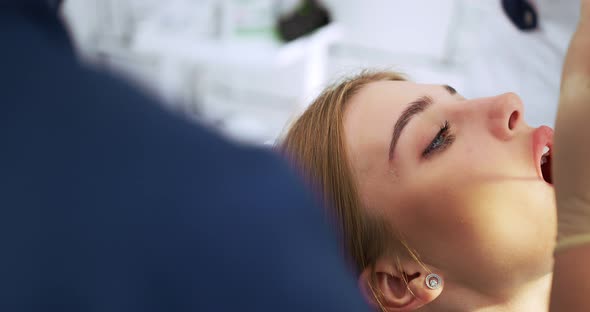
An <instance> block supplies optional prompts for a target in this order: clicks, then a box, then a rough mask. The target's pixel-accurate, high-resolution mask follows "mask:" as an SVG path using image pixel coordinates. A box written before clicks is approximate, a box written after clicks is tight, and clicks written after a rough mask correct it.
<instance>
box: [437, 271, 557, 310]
mask: <svg viewBox="0 0 590 312" xmlns="http://www.w3.org/2000/svg"><path fill="white" fill-rule="evenodd" d="M552 277H553V273H547V274H545V275H543V276H541V277H540V278H538V279H536V280H532V281H530V282H528V283H526V284H523V285H521V286H519V287H518V288H517V289H513V290H512V291H511V292H510V295H509V296H502V295H496V296H494V295H489V294H482V293H480V292H477V291H474V290H472V289H468V288H465V287H461V286H458V285H454V286H452V285H449V284H446V285H445V291H443V294H441V297H440V298H439V299H440V300H438V299H437V300H436V301H435V302H433V303H434V305H433V306H432V309H433V311H434V310H436V311H477V312H508V311H548V310H549V294H550V291H551V280H552ZM449 286H451V287H449ZM445 292H447V294H445Z"/></svg>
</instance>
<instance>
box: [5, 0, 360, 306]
mask: <svg viewBox="0 0 590 312" xmlns="http://www.w3.org/2000/svg"><path fill="white" fill-rule="evenodd" d="M0 7H1V10H0V24H2V27H0V40H1V41H2V48H1V49H0V57H1V59H0V64H1V66H0V68H1V69H2V71H1V72H0V125H1V126H0V129H1V131H0V144H1V147H0V247H1V249H0V250H1V255H0V311H60V312H64V311H257V312H258V311H278V310H280V311H367V310H368V309H367V307H366V306H365V305H364V303H363V300H362V299H361V297H360V295H359V294H357V293H356V287H355V283H354V281H353V279H352V277H351V276H349V275H348V273H347V270H346V267H345V264H344V263H343V260H342V257H341V255H340V253H339V252H338V249H337V246H336V242H335V239H334V237H333V236H332V235H331V234H330V233H331V232H330V231H329V228H328V227H327V225H326V224H325V221H324V220H323V218H322V213H321V209H319V208H318V207H316V206H315V205H314V204H313V203H312V200H311V199H310V196H308V194H307V193H306V192H305V191H304V190H303V187H302V185H301V184H300V183H299V181H298V180H297V179H296V178H295V177H294V176H293V175H292V174H291V173H290V172H289V170H288V169H286V166H285V165H284V164H283V162H282V161H280V160H279V159H277V157H275V156H273V155H271V154H270V153H269V152H267V151H262V150H258V149H255V148H249V147H241V146H236V145H233V144H230V143H228V142H225V141H224V140H223V139H220V138H219V137H217V135H215V134H212V133H210V132H209V131H207V130H206V129H203V128H202V127H199V126H196V125H194V124H192V123H189V122H186V121H185V120H183V119H181V118H179V117H176V116H173V115H171V114H169V113H167V112H165V111H164V110H163V109H161V108H160V105H158V103H156V102H155V101H154V100H152V99H150V98H146V97H144V96H143V95H142V94H141V93H139V92H136V91H134V90H133V89H132V88H130V87H129V86H127V85H125V84H124V83H122V82H121V81H118V80H117V79H115V78H111V77H108V76H107V75H106V74H103V73H99V72H95V71H93V70H90V69H87V68H84V67H82V66H80V65H79V64H78V63H77V62H76V60H75V56H74V53H73V51H72V49H71V47H70V44H69V41H68V38H67V35H66V32H65V31H64V29H63V27H62V25H61V23H60V22H59V21H58V19H57V18H56V16H55V14H54V12H53V11H52V10H51V9H50V8H49V7H48V6H47V5H46V4H45V2H43V1H29V0H14V1H3V2H2V3H1V4H0Z"/></svg>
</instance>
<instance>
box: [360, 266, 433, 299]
mask: <svg viewBox="0 0 590 312" xmlns="http://www.w3.org/2000/svg"><path fill="white" fill-rule="evenodd" d="M396 267H397V266H396V265H395V262H394V260H392V259H381V260H379V261H377V263H376V264H375V267H374V268H365V270H363V272H362V273H361V275H360V276H359V288H360V289H361V291H362V293H363V294H364V296H365V298H366V299H367V302H369V303H370V304H371V305H373V307H375V308H384V309H385V310H387V311H414V310H416V309H418V308H420V307H422V306H424V305H426V304H428V303H430V302H432V301H433V300H434V299H436V298H437V297H438V296H439V295H440V293H441V292H442V289H443V287H444V283H443V278H442V277H441V274H440V273H439V274H434V273H432V272H430V271H427V269H426V268H425V267H424V266H423V265H420V264H417V263H415V262H414V261H411V262H408V263H404V264H402V265H401V267H402V268H403V269H398V268H396ZM400 271H401V272H400Z"/></svg>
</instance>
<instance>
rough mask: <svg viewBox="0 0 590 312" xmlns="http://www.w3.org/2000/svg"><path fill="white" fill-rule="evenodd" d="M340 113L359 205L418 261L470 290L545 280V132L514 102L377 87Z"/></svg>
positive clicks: (551, 230)
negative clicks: (474, 286)
mask: <svg viewBox="0 0 590 312" xmlns="http://www.w3.org/2000/svg"><path fill="white" fill-rule="evenodd" d="M347 105H348V106H347V109H346V112H345V116H344V132H345V143H346V146H347V152H348V155H349V158H350V162H351V164H352V167H353V171H354V173H355V176H356V178H357V180H358V183H359V190H360V195H361V200H362V201H363V204H364V206H365V208H366V209H367V210H368V212H369V213H370V214H374V215H378V216H380V217H382V218H385V219H386V220H387V222H389V223H391V225H393V226H394V228H395V229H396V230H397V231H399V232H400V233H401V234H402V235H403V237H404V238H405V240H406V241H407V242H408V244H409V245H410V246H411V247H412V248H414V249H416V250H417V251H418V253H419V255H420V256H421V258H422V260H423V261H424V262H425V263H427V264H429V265H431V266H433V267H436V268H438V269H439V270H441V271H442V272H447V273H448V274H449V275H452V276H453V278H456V279H463V280H464V281H472V282H478V280H479V279H482V281H485V282H487V283H493V282H494V281H497V280H499V279H500V280H502V281H501V282H502V283H511V282H522V281H523V279H530V278H531V276H541V275H543V274H545V273H547V272H550V270H551V266H552V250H553V242H554V239H555V234H556V225H555V222H556V221H555V202H554V193H553V187H552V185H550V184H549V183H547V182H545V181H544V179H543V176H542V173H541V169H540V168H541V167H540V161H541V155H542V154H543V147H544V146H545V145H549V146H551V145H552V132H551V131H550V129H548V128H539V129H534V128H531V127H529V126H528V125H527V124H526V123H525V122H524V121H523V120H522V116H523V107H522V102H521V100H520V98H519V97H518V96H516V95H515V94H511V93H508V94H502V95H498V96H494V97H487V98H478V99H465V98H463V97H462V96H460V95H459V94H458V93H455V92H454V90H452V88H450V87H447V86H440V85H421V84H415V83H412V82H399V81H379V82H373V83H370V84H368V85H366V86H365V87H363V88H362V89H361V90H360V91H359V92H358V93H357V94H356V95H355V96H354V97H353V98H352V99H351V100H350V102H349V103H348V104H347ZM505 286H509V285H505Z"/></svg>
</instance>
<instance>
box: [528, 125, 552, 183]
mask: <svg viewBox="0 0 590 312" xmlns="http://www.w3.org/2000/svg"><path fill="white" fill-rule="evenodd" d="M545 146H548V147H549V150H551V151H552V150H553V129H551V128H549V127H547V126H541V127H539V128H537V129H535V130H534V131H533V161H534V162H535V168H537V173H538V174H539V177H540V178H541V179H543V180H544V178H543V172H542V170H541V157H543V148H544V147H545Z"/></svg>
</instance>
